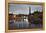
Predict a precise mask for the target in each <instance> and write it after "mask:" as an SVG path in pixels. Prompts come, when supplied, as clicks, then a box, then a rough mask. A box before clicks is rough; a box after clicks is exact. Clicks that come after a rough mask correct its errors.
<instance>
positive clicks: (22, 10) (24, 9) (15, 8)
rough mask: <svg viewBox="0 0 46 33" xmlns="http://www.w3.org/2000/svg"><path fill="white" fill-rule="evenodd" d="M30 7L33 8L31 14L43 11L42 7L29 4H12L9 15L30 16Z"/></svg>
mask: <svg viewBox="0 0 46 33" xmlns="http://www.w3.org/2000/svg"><path fill="white" fill-rule="evenodd" d="M29 7H30V8H31V13H33V12H34V11H35V10H39V11H40V12H41V11H42V6H41V5H28V4H10V6H9V13H14V14H29Z"/></svg>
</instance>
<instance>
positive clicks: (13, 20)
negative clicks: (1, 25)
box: [8, 4, 43, 30]
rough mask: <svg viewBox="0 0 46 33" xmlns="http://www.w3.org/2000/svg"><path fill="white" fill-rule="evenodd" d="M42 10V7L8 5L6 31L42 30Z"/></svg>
mask: <svg viewBox="0 0 46 33" xmlns="http://www.w3.org/2000/svg"><path fill="white" fill-rule="evenodd" d="M42 9H43V8H42V5H31V4H30V5H29V4H8V11H9V14H8V16H9V18H8V19H9V21H8V29H9V30H16V29H34V28H42V27H43V22H42V19H43V17H42V15H43V13H42V12H43V10H42ZM40 15H41V16H40Z"/></svg>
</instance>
